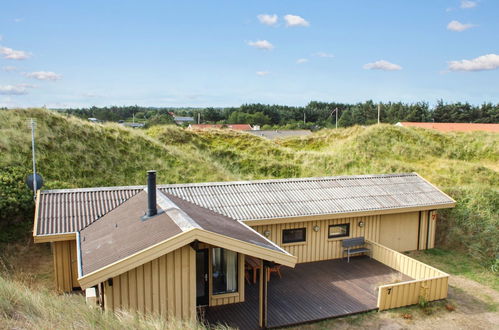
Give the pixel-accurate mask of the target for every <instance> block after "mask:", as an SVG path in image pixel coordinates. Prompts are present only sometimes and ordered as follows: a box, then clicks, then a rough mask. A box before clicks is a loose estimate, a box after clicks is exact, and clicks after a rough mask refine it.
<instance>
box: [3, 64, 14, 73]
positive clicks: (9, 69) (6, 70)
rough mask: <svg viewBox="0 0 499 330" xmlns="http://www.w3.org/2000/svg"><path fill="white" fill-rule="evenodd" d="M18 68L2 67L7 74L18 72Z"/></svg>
mask: <svg viewBox="0 0 499 330" xmlns="http://www.w3.org/2000/svg"><path fill="white" fill-rule="evenodd" d="M16 70H17V68H16V67H15V66H9V65H8V66H4V67H2V71H5V72H12V71H16Z"/></svg>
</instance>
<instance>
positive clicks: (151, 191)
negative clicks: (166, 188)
mask: <svg viewBox="0 0 499 330" xmlns="http://www.w3.org/2000/svg"><path fill="white" fill-rule="evenodd" d="M156 214H158V209H157V208H156V171H147V216H149V217H152V216H155V215H156Z"/></svg>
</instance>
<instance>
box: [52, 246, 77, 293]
mask: <svg viewBox="0 0 499 330" xmlns="http://www.w3.org/2000/svg"><path fill="white" fill-rule="evenodd" d="M76 253H77V252H76V241H57V242H53V243H52V254H53V259H54V279H55V288H56V290H57V291H59V292H71V291H72V290H73V288H79V287H80V284H79V283H78V260H77V259H78V258H77V256H76Z"/></svg>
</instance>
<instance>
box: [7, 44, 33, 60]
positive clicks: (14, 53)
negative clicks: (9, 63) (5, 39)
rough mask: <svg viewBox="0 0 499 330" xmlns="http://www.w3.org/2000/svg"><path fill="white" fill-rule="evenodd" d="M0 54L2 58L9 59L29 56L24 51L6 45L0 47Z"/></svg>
mask: <svg viewBox="0 0 499 330" xmlns="http://www.w3.org/2000/svg"><path fill="white" fill-rule="evenodd" d="M0 54H1V55H3V57H4V58H6V59H9V60H25V59H27V58H29V57H30V56H31V55H30V54H29V53H27V52H25V51H22V50H14V49H12V48H8V47H0Z"/></svg>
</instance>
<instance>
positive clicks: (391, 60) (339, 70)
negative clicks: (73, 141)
mask: <svg viewBox="0 0 499 330" xmlns="http://www.w3.org/2000/svg"><path fill="white" fill-rule="evenodd" d="M498 15H499V1H495V0H478V1H460V0H438V1H437V0H435V1H430V0H428V1H402V0H399V1H381V0H380V1H360V0H351V1H344V0H343V1H291V0H282V1H151V0H148V1H138V0H137V1H123V0H121V1H91V0H87V1H71V2H68V1H49V0H47V1H4V2H2V4H1V6H0V36H1V40H0V106H7V107H16V106H22V107H29V106H43V105H46V106H48V107H77V106H92V105H97V106H105V105H134V104H138V105H143V106H235V105H240V104H242V103H253V102H262V103H271V104H274V103H276V104H287V105H305V104H307V103H308V102H309V101H311V100H317V101H336V102H361V101H365V100H368V99H372V100H374V101H403V102H417V101H427V102H430V104H434V103H435V102H436V100H438V99H443V100H444V101H446V102H456V101H461V102H466V101H467V102H471V103H474V104H480V103H482V102H494V103H497V102H499V20H498V19H497V17H498Z"/></svg>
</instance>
